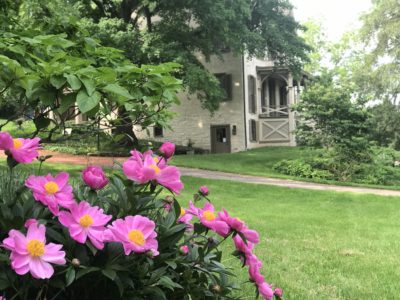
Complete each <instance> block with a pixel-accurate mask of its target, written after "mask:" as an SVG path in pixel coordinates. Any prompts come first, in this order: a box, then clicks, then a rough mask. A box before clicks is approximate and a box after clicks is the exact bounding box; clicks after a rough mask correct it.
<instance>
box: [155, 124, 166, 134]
mask: <svg viewBox="0 0 400 300" xmlns="http://www.w3.org/2000/svg"><path fill="white" fill-rule="evenodd" d="M163 135H164V130H163V128H162V127H161V126H158V125H156V126H154V137H162V136H163Z"/></svg>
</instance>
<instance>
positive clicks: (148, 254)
mask: <svg viewBox="0 0 400 300" xmlns="http://www.w3.org/2000/svg"><path fill="white" fill-rule="evenodd" d="M146 256H147V257H148V258H153V257H154V253H153V251H151V250H149V251H147V252H146Z"/></svg>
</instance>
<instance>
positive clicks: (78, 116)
mask: <svg viewBox="0 0 400 300" xmlns="http://www.w3.org/2000/svg"><path fill="white" fill-rule="evenodd" d="M75 114H76V116H75V124H82V123H83V118H82V114H81V113H79V109H78V105H76V106H75Z"/></svg>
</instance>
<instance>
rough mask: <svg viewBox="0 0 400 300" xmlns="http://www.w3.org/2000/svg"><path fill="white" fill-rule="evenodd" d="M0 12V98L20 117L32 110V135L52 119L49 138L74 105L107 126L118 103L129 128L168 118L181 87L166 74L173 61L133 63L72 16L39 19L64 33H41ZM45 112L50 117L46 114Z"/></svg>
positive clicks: (174, 67) (175, 65)
mask: <svg viewBox="0 0 400 300" xmlns="http://www.w3.org/2000/svg"><path fill="white" fill-rule="evenodd" d="M18 8H19V9H20V8H21V7H17V6H16V11H17V10H18ZM31 8H32V7H31ZM2 16H3V18H5V19H7V20H8V24H10V25H9V28H8V30H7V31H6V30H3V31H0V68H1V73H0V101H2V102H4V101H7V100H8V101H10V100H11V101H14V102H17V103H19V105H18V107H19V111H18V114H19V115H20V114H26V113H28V112H29V111H35V114H34V116H33V121H34V123H35V125H36V128H37V131H36V132H35V134H38V133H39V132H40V131H42V130H45V129H46V128H48V127H49V125H50V123H53V127H52V129H51V130H50V132H49V135H48V139H51V137H52V135H53V133H54V132H55V131H56V130H57V129H59V128H60V127H61V128H62V127H64V125H65V121H66V119H67V118H68V117H71V115H68V114H66V112H67V111H68V110H69V109H70V108H71V107H74V105H75V103H76V104H77V108H78V109H79V111H78V113H86V114H88V115H89V116H91V117H92V120H93V122H102V125H104V126H109V125H110V124H111V120H108V119H107V118H109V117H110V115H111V113H112V112H113V111H115V110H116V109H118V108H121V107H122V108H123V109H124V110H125V112H126V114H127V115H128V116H129V117H130V120H131V127H132V124H133V125H134V124H140V125H142V126H143V127H146V126H148V125H150V124H153V123H157V122H166V121H167V120H168V118H169V117H170V116H171V113H170V112H169V111H168V108H169V107H170V106H171V105H172V104H175V103H178V100H177V97H176V92H177V91H178V89H179V88H180V81H179V80H177V79H176V78H175V77H173V76H172V75H171V74H172V73H174V72H176V71H177V68H178V65H177V64H173V63H169V64H161V65H159V66H151V65H142V66H141V67H138V66H136V65H134V64H132V63H131V62H130V61H128V60H127V59H126V57H125V56H124V55H123V54H122V51H120V50H117V49H115V48H111V47H104V46H102V45H101V44H99V43H98V42H97V41H96V40H94V39H92V38H90V37H88V34H87V33H86V32H85V31H82V30H81V28H80V27H78V26H77V24H76V23H74V20H73V18H71V17H67V19H61V20H56V21H54V20H52V22H49V23H46V22H47V21H49V20H50V19H46V18H44V19H43V23H44V24H45V25H43V26H46V25H50V26H53V28H54V32H55V33H57V32H67V33H68V34H66V33H60V34H45V35H43V34H41V32H42V31H41V29H40V28H35V27H31V28H30V27H27V28H25V27H24V26H21V24H24V17H21V23H15V22H14V20H13V17H16V16H18V15H15V16H10V15H6V14H5V13H4V12H3V14H2ZM50 112H52V113H53V114H54V115H55V117H53V118H50V117H49V114H50ZM11 119H12V117H11V118H10V120H11ZM3 125H4V124H3ZM0 126H1V125H0ZM112 126H114V127H118V126H119V124H118V122H114V123H113V124H112Z"/></svg>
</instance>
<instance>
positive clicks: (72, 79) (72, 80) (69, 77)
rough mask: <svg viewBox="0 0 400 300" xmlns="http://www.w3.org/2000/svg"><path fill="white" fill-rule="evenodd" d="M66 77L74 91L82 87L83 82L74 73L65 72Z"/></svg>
mask: <svg viewBox="0 0 400 300" xmlns="http://www.w3.org/2000/svg"><path fill="white" fill-rule="evenodd" d="M64 77H65V78H67V82H68V84H69V86H70V87H71V89H73V90H74V91H77V90H79V89H80V88H81V86H82V82H81V81H80V80H79V78H78V77H76V76H75V75H73V74H64Z"/></svg>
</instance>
